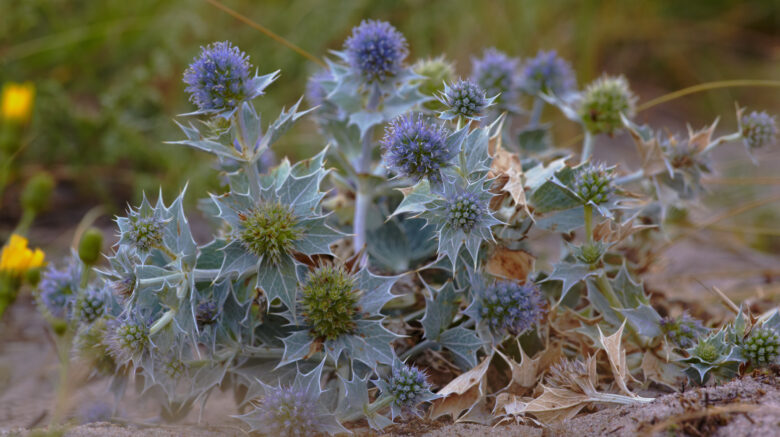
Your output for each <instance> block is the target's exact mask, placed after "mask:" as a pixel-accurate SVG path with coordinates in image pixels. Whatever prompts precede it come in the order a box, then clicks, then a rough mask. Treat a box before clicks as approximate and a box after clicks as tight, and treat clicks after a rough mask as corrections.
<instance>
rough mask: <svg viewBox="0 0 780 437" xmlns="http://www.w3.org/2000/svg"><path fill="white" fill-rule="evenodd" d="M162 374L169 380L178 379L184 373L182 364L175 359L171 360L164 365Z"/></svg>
mask: <svg viewBox="0 0 780 437" xmlns="http://www.w3.org/2000/svg"><path fill="white" fill-rule="evenodd" d="M163 372H165V375H166V376H167V377H168V378H170V379H178V378H179V377H180V376H181V375H182V373H184V363H183V362H182V361H181V360H179V359H177V358H171V359H170V360H168V362H166V363H165V366H164V367H163Z"/></svg>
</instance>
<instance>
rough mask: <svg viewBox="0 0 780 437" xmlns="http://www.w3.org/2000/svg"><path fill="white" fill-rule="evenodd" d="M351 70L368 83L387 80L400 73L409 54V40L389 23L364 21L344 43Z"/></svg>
mask: <svg viewBox="0 0 780 437" xmlns="http://www.w3.org/2000/svg"><path fill="white" fill-rule="evenodd" d="M344 52H345V53H346V55H347V59H348V60H349V64H350V67H352V69H353V70H355V71H356V72H358V73H360V75H361V76H362V77H363V78H364V79H365V80H367V81H369V82H371V81H380V82H383V81H385V80H386V79H387V78H388V77H392V76H395V75H396V74H398V73H399V72H400V71H401V67H402V65H403V61H404V59H405V58H406V55H408V54H409V49H408V48H407V43H406V38H404V36H403V35H402V34H401V32H399V31H398V30H396V28H395V27H393V26H392V25H391V24H390V23H388V22H386V21H377V20H364V21H363V22H362V23H360V25H359V26H356V27H354V28H353V29H352V35H351V36H350V37H349V38H347V40H346V41H345V42H344Z"/></svg>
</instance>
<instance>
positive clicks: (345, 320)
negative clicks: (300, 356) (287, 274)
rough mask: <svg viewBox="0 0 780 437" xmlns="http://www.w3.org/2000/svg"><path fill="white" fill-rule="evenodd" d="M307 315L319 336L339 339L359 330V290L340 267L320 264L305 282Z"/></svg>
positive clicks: (304, 293)
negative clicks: (356, 325) (356, 328)
mask: <svg viewBox="0 0 780 437" xmlns="http://www.w3.org/2000/svg"><path fill="white" fill-rule="evenodd" d="M302 291H303V293H302V294H303V302H302V303H303V315H304V317H305V318H306V321H307V322H308V324H309V326H311V332H312V334H313V335H314V336H315V337H316V338H322V339H325V340H335V339H337V338H338V337H340V336H342V335H344V334H349V333H351V332H353V331H354V330H355V321H354V317H355V314H356V313H357V311H358V310H357V302H358V297H359V296H358V293H357V290H355V281H354V279H353V278H352V277H351V276H350V275H349V274H348V273H347V272H346V271H345V270H344V269H343V268H340V267H329V266H328V267H320V268H318V269H317V270H315V271H313V272H312V273H310V274H309V277H308V278H307V280H306V284H305V285H304V286H303V290H302Z"/></svg>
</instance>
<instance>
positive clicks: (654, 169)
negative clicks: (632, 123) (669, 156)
mask: <svg viewBox="0 0 780 437" xmlns="http://www.w3.org/2000/svg"><path fill="white" fill-rule="evenodd" d="M628 132H629V133H630V134H631V137H633V138H634V142H635V143H636V149H637V151H638V152H639V157H640V159H641V160H642V170H644V172H645V174H656V173H660V172H662V171H665V170H666V163H665V161H664V152H663V150H662V149H661V144H660V142H659V141H658V138H657V137H656V136H655V135H652V136H650V137H649V139H647V140H646V139H644V138H642V136H641V135H640V133H639V132H638V131H636V130H634V129H628Z"/></svg>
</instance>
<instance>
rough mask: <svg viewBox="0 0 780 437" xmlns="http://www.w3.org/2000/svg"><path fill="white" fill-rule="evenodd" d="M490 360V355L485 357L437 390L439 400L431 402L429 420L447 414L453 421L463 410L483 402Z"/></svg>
mask: <svg viewBox="0 0 780 437" xmlns="http://www.w3.org/2000/svg"><path fill="white" fill-rule="evenodd" d="M492 358H493V356H492V355H489V356H487V357H485V359H484V360H482V362H481V363H479V364H478V365H477V366H476V367H474V368H473V369H471V370H469V371H468V372H465V373H463V374H462V375H460V376H458V377H457V378H455V379H453V380H452V381H450V383H449V384H447V385H446V386H444V387H443V388H442V389H441V390H439V392H438V393H437V394H438V395H439V396H441V398H439V399H437V400H435V401H434V402H433V406H432V407H431V413H430V414H431V419H436V418H437V417H440V416H444V415H446V414H449V415H450V417H452V419H453V420H455V419H457V418H458V416H460V414H461V412H463V411H464V410H469V411H470V410H471V409H473V408H474V407H475V406H477V404H478V403H479V402H480V401H484V397H485V387H486V386H487V370H488V368H489V366H490V360H491V359H492ZM466 414H468V413H466Z"/></svg>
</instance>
